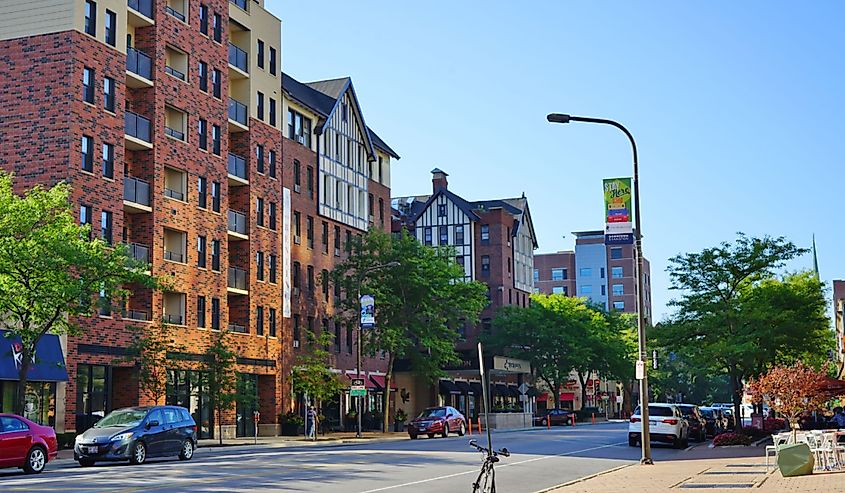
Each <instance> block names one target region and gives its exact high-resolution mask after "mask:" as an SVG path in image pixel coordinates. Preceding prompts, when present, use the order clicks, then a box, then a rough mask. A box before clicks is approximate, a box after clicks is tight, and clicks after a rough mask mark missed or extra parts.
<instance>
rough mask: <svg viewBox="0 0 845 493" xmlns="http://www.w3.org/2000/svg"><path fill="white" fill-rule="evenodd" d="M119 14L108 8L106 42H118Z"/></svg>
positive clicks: (112, 43) (110, 43) (109, 43)
mask: <svg viewBox="0 0 845 493" xmlns="http://www.w3.org/2000/svg"><path fill="white" fill-rule="evenodd" d="M116 31H117V14H115V13H114V12H112V11H111V10H108V9H106V44H108V45H111V46H115V44H116V43H117V32H116Z"/></svg>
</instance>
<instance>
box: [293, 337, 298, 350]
mask: <svg viewBox="0 0 845 493" xmlns="http://www.w3.org/2000/svg"><path fill="white" fill-rule="evenodd" d="M293 347H294V348H298V347H299V341H297V340H295V339H294V341H293Z"/></svg>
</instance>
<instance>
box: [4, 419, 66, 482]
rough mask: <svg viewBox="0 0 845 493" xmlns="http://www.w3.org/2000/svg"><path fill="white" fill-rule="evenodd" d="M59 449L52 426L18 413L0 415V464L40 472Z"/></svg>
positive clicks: (28, 471) (30, 471)
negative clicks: (40, 423) (33, 420)
mask: <svg viewBox="0 0 845 493" xmlns="http://www.w3.org/2000/svg"><path fill="white" fill-rule="evenodd" d="M58 452H59V446H58V442H57V441H56V431H55V430H54V429H53V428H51V427H49V426H43V425H39V424H38V423H34V422H32V421H30V420H28V419H26V418H24V417H23V416H18V415H17V414H0V467H18V468H20V469H23V470H24V471H26V472H27V473H30V474H32V473H40V472H41V471H43V470H44V467H45V466H46V465H47V462H49V461H51V460H53V459H55V458H56V454H57V453H58Z"/></svg>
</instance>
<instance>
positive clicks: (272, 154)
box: [267, 149, 276, 178]
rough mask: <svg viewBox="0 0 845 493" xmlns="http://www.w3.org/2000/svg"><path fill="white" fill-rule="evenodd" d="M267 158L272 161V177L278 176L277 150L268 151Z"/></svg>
mask: <svg viewBox="0 0 845 493" xmlns="http://www.w3.org/2000/svg"><path fill="white" fill-rule="evenodd" d="M267 160H268V161H269V162H270V178H275V177H276V151H275V150H273V149H270V150H269V151H267Z"/></svg>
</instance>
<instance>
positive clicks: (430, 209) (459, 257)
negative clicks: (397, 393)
mask: <svg viewBox="0 0 845 493" xmlns="http://www.w3.org/2000/svg"><path fill="white" fill-rule="evenodd" d="M431 173H432V193H431V194H429V195H419V196H410V197H394V198H393V200H392V207H393V214H394V219H395V220H394V223H393V224H394V226H393V227H394V231H397V230H399V229H400V228H406V229H407V230H408V231H410V232H411V233H412V234H414V235H415V237H416V238H417V239H418V240H419V241H420V242H422V243H424V244H425V245H431V246H442V245H448V246H451V247H453V248H455V250H456V257H455V261H456V262H457V263H458V264H460V265H462V266H463V268H464V278H465V279H467V280H477V281H480V282H483V283H485V284H487V286H488V297H489V299H490V304H489V305H488V306H487V307H486V308H485V309H484V310H483V311H482V313H481V324H479V325H477V326H469V325H468V326H467V327H465V328H464V331H463V332H462V333H461V341H460V342H459V343H458V344H457V350H458V352H459V353H460V354H461V357H462V360H463V362H462V364H461V365H459V366H458V367H455V368H449V369H447V371H448V373H449V374H450V377H452V379H451V380H443V381H441V384H440V386H439V387H438V388H437V389H430V387H429V386H428V385H427V384H426V383H425V382H421V381H419V380H418V379H416V378H414V377H413V376H412V375H410V374H398V375H397V382H398V383H399V386H400V387H403V386H404V387H406V388H407V389H409V393H410V399H409V403H406V406H410V408H411V409H414V410H416V409H420V408H422V407H425V406H428V405H440V404H448V405H452V406H454V407H456V408H458V409H460V410H461V411H462V412H464V413H465V414H467V415H468V416H475V415H476V414H477V413H478V411H479V406H478V405H477V404H478V403H479V402H480V398H481V396H480V387H478V385H477V383H476V382H477V380H478V370H477V368H478V358H477V352H476V343H477V342H478V335H479V333H480V332H482V331H485V330H490V328H491V323H492V320H493V317H494V316H495V313H496V310H497V309H498V308H499V307H502V306H506V305H514V306H522V307H524V306H528V302H529V300H528V298H529V296H530V295H531V293H532V292H533V290H534V288H533V272H534V250H535V249H536V248H537V239H536V238H537V237H536V235H535V232H534V225H533V223H532V221H531V212H530V210H529V208H528V199H527V198H526V197H525V196H524V195H523V196H521V197H517V198H510V199H497V200H478V201H469V200H466V199H464V198H463V197H461V196H459V195H457V194H455V193H454V192H452V191H451V190H449V187H448V181H447V176H448V175H447V174H446V173H445V172H444V171H442V170H440V169H437V168H435V169H434V170H432V172H431ZM400 367H401V365H400ZM518 380H521V378H519V379H517V378H516V376H511V377H510V378H506V377H505V376H501V382H500V383H499V385H494V386H493V398H492V401H493V402H494V403H497V402H500V403H508V404H515V400H516V397H518V394H517V392H516V390H515V385H516V383H517V381H518ZM473 384H475V385H473ZM508 384H511V385H510V386H509V385H508ZM406 409H407V408H406Z"/></svg>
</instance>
